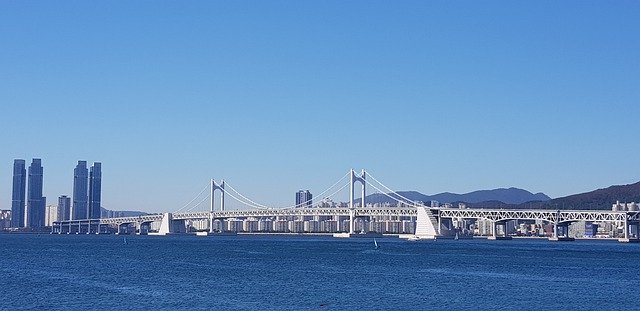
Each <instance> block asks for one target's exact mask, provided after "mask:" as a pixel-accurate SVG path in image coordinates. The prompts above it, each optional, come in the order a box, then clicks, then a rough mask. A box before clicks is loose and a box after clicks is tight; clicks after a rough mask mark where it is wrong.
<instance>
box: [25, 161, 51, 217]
mask: <svg viewBox="0 0 640 311" xmlns="http://www.w3.org/2000/svg"><path fill="white" fill-rule="evenodd" d="M43 172H44V170H43V168H42V160H40V159H33V160H32V161H31V165H29V180H28V182H29V187H28V189H27V218H28V219H27V220H28V221H27V227H31V228H41V227H44V225H45V215H44V214H45V205H46V199H45V198H44V197H43V196H42V177H43Z"/></svg>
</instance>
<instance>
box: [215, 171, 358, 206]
mask: <svg viewBox="0 0 640 311" xmlns="http://www.w3.org/2000/svg"><path fill="white" fill-rule="evenodd" d="M349 173H351V172H348V173H346V174H344V176H342V177H341V178H340V179H339V180H338V181H337V182H335V183H334V184H333V185H331V186H330V187H329V188H327V189H326V190H324V191H322V192H321V193H320V194H318V195H317V196H316V197H322V196H323V195H324V194H325V193H327V192H329V190H331V189H333V188H334V187H335V186H337V185H338V184H339V183H340V182H342V180H343V179H345V178H346V177H347V176H349ZM227 186H229V189H231V191H233V192H235V193H236V194H238V196H240V197H242V198H243V199H245V200H247V201H248V202H251V203H252V204H253V207H257V208H258V209H291V208H295V207H297V206H298V205H297V204H295V205H290V206H285V207H268V206H266V205H264V204H260V203H258V202H255V201H253V200H251V199H249V198H247V197H246V196H244V195H242V193H240V192H238V190H236V189H234V188H233V187H232V186H231V185H229V184H228V183H226V182H225V187H227ZM344 187H346V186H343V187H342V188H340V190H342V189H344ZM340 190H338V191H336V192H335V193H333V194H331V195H330V196H333V195H335V194H336V193H338V192H340ZM225 193H229V192H227V191H226V190H225ZM330 196H329V197H330ZM311 201H313V199H310V200H307V201H305V202H301V203H300V204H306V203H309V202H311ZM241 203H244V202H241ZM245 204H246V203H245ZM246 205H250V204H246Z"/></svg>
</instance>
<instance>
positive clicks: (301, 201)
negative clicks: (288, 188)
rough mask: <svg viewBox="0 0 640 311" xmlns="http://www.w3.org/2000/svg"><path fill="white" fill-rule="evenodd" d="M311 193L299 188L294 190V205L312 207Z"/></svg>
mask: <svg viewBox="0 0 640 311" xmlns="http://www.w3.org/2000/svg"><path fill="white" fill-rule="evenodd" d="M312 206H313V195H311V192H309V190H300V191H298V192H296V207H312Z"/></svg>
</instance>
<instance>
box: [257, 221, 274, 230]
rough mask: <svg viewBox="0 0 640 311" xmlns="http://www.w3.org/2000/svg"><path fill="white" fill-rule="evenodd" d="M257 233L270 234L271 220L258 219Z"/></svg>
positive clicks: (271, 228)
mask: <svg viewBox="0 0 640 311" xmlns="http://www.w3.org/2000/svg"><path fill="white" fill-rule="evenodd" d="M258 231H260V232H271V231H273V220H271V219H268V218H267V219H260V220H259V221H258Z"/></svg>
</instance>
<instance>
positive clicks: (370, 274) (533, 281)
mask: <svg viewBox="0 0 640 311" xmlns="http://www.w3.org/2000/svg"><path fill="white" fill-rule="evenodd" d="M126 240H127V244H124V243H123V242H124V238H123V237H122V236H115V235H110V236H105V235H100V236H96V235H29V234H0V295H1V296H2V297H1V298H2V299H0V309H4V310H34V309H35V310H80V309H97V310H106V309H121V310H123V309H126V310H131V309H134V310H176V309H180V310H183V309H191V310H432V309H451V310H468V309H477V310H483V309H496V308H500V309H507V310H515V309H526V310H529V309H534V308H535V309H567V308H576V309H598V310H610V309H638V308H640V306H639V305H638V303H637V299H636V294H637V292H638V285H640V280H639V278H638V265H639V264H640V245H638V244H620V243H617V242H613V241H576V242H549V241H546V240H511V241H487V240H482V239H473V240H457V241H455V240H437V241H426V242H410V241H404V240H399V239H397V238H382V239H378V244H380V246H381V248H380V249H378V250H375V249H374V245H373V240H371V239H368V238H362V239H336V238H332V237H325V236H249V235H241V236H219V237H196V236H167V237H154V236H127V237H126Z"/></svg>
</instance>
